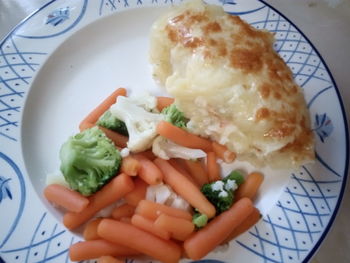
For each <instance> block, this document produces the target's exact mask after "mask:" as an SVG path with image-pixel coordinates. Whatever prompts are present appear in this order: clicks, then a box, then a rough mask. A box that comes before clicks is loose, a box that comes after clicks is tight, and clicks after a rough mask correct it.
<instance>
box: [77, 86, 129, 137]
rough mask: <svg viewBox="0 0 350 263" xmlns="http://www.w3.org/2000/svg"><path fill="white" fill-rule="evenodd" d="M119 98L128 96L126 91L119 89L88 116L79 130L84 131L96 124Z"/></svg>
mask: <svg viewBox="0 0 350 263" xmlns="http://www.w3.org/2000/svg"><path fill="white" fill-rule="evenodd" d="M118 96H126V89H124V88H119V89H117V90H115V91H114V92H113V93H112V94H111V95H109V96H108V97H107V98H106V99H105V100H104V101H103V102H102V103H101V104H100V105H98V106H97V107H96V108H95V109H94V110H93V111H92V112H90V113H89V115H88V116H86V117H85V119H84V120H83V121H82V122H81V123H80V125H79V129H80V131H83V130H84V129H86V127H88V126H89V125H91V124H93V125H94V124H95V123H96V122H97V120H98V119H99V118H100V117H101V115H102V114H103V113H105V111H107V110H108V109H109V108H110V107H111V106H112V104H114V103H115V102H116V100H117V98H118Z"/></svg>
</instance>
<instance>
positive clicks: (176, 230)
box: [154, 214, 194, 241]
mask: <svg viewBox="0 0 350 263" xmlns="http://www.w3.org/2000/svg"><path fill="white" fill-rule="evenodd" d="M154 225H155V226H156V227H158V228H160V229H163V230H165V231H167V232H170V234H171V236H172V238H174V239H176V240H180V241H184V240H185V239H186V238H187V237H188V236H189V235H190V234H191V233H192V232H193V231H194V224H193V223H192V222H191V221H188V220H186V219H183V218H178V217H174V216H169V215H167V214H161V215H160V216H159V217H158V218H157V219H156V220H155V221H154Z"/></svg>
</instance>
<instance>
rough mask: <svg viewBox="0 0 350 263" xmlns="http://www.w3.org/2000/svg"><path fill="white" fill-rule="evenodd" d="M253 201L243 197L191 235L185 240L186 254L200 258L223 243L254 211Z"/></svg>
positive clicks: (195, 258)
mask: <svg viewBox="0 0 350 263" xmlns="http://www.w3.org/2000/svg"><path fill="white" fill-rule="evenodd" d="M253 208H254V207H253V203H252V201H251V200H250V199H248V198H242V199H241V200H239V201H237V202H236V203H234V205H233V206H232V207H231V208H230V209H229V210H226V211H225V212H223V213H221V214H220V215H218V216H217V217H215V218H214V219H213V220H212V221H210V222H209V223H208V224H207V225H206V226H205V227H204V228H202V229H200V230H199V231H197V232H196V233H194V234H193V235H191V236H190V237H189V238H188V239H186V240H185V242H184V249H185V252H186V254H187V255H188V256H189V257H190V258H191V259H192V260H198V259H201V258H202V257H204V256H205V255H207V254H208V253H209V252H210V251H212V250H213V249H214V248H215V247H217V246H218V245H219V244H221V243H222V242H223V241H224V240H225V239H226V238H227V237H228V236H229V235H230V233H231V232H232V231H233V230H234V229H235V228H237V227H238V226H239V225H240V224H241V223H242V222H243V221H244V220H245V219H246V218H247V217H248V216H249V214H250V213H251V212H252V211H253Z"/></svg>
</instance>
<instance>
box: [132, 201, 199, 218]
mask: <svg viewBox="0 0 350 263" xmlns="http://www.w3.org/2000/svg"><path fill="white" fill-rule="evenodd" d="M135 213H136V214H139V215H142V216H144V217H146V218H149V219H151V220H155V219H156V218H157V217H158V216H159V215H160V214H162V213H164V214H167V215H170V216H174V217H178V218H183V219H186V220H189V221H191V220H192V215H191V214H190V213H189V212H187V211H185V210H181V209H178V208H174V207H170V206H167V205H163V204H159V203H155V202H152V201H149V200H142V201H140V203H139V204H138V206H137V207H136V210H135Z"/></svg>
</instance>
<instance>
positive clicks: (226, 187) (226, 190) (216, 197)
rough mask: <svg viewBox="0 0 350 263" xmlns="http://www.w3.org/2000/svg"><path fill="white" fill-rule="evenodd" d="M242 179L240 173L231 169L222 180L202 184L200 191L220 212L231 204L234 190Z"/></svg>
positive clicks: (218, 212)
mask: <svg viewBox="0 0 350 263" xmlns="http://www.w3.org/2000/svg"><path fill="white" fill-rule="evenodd" d="M243 181H244V178H243V176H242V175H241V173H240V172H238V171H233V172H231V173H230V174H229V175H228V176H226V177H225V178H224V179H222V180H218V181H215V182H212V183H209V184H204V185H203V186H202V188H201V191H202V193H203V194H204V195H205V196H206V197H207V199H208V200H209V201H210V202H211V203H212V204H213V205H214V206H215V208H216V212H217V214H220V213H222V212H224V211H226V210H227V209H229V208H230V207H231V206H232V203H233V200H234V191H235V190H236V189H237V187H238V186H239V185H241V184H242V183H243Z"/></svg>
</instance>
